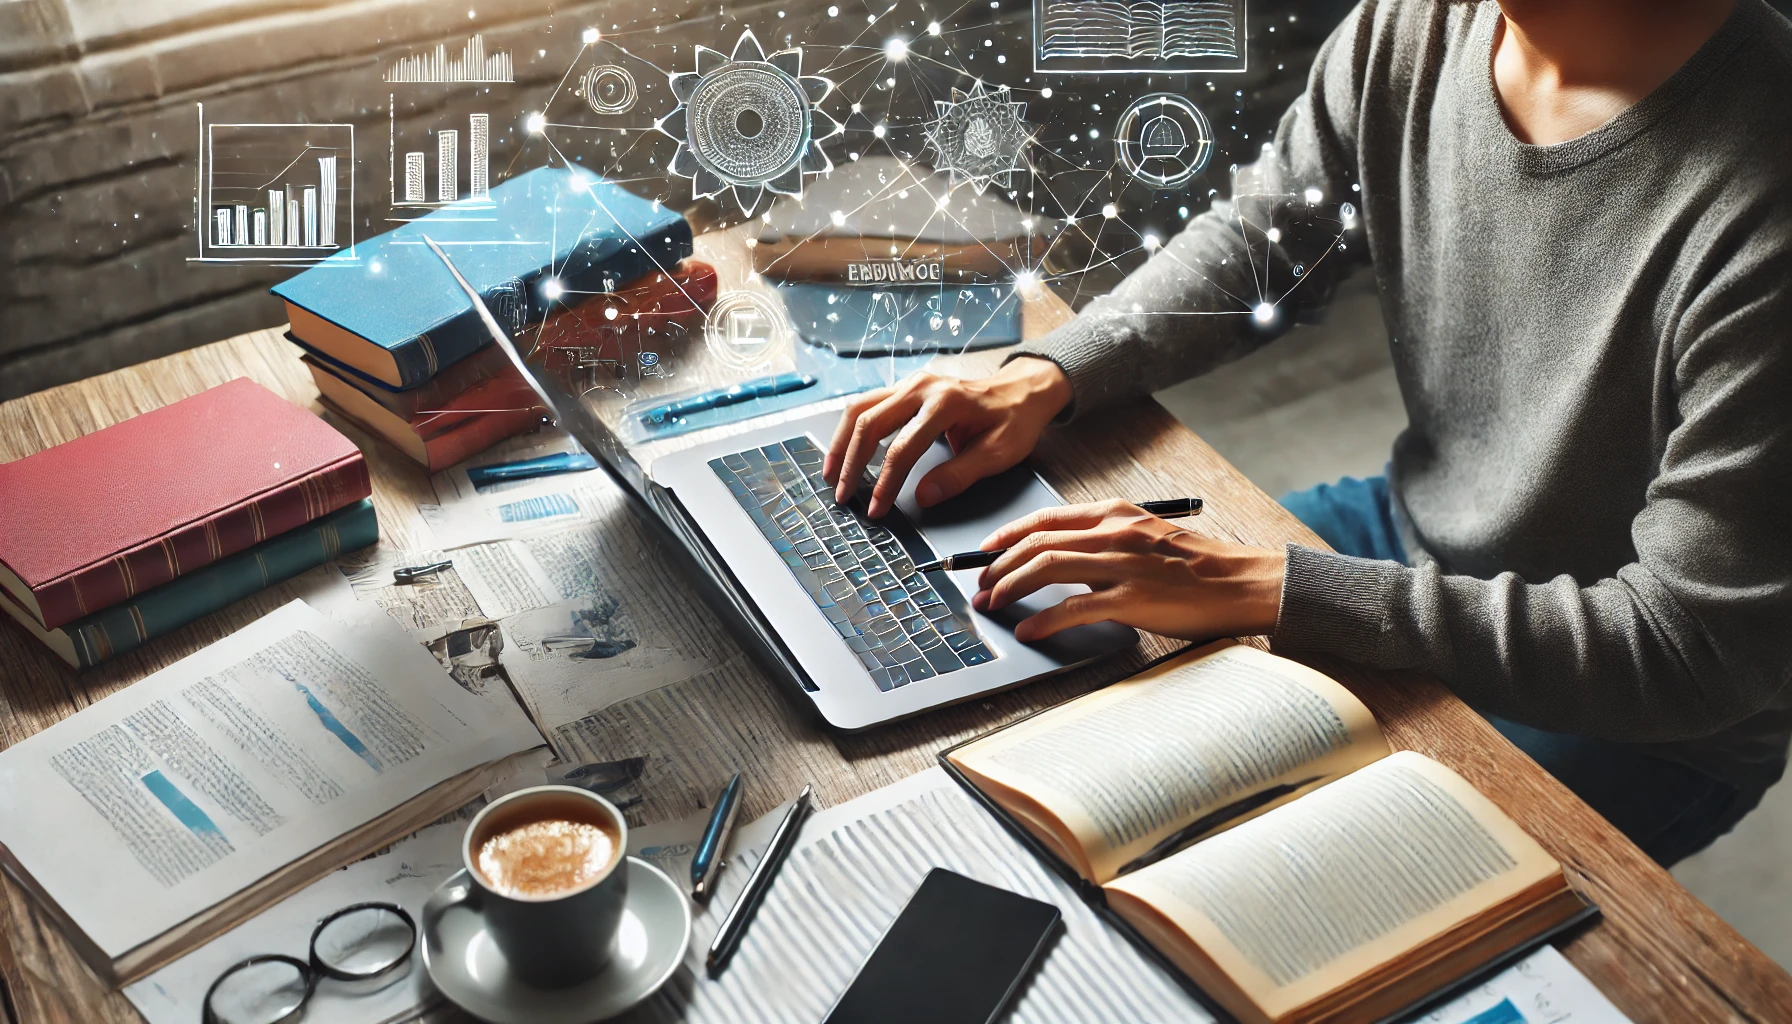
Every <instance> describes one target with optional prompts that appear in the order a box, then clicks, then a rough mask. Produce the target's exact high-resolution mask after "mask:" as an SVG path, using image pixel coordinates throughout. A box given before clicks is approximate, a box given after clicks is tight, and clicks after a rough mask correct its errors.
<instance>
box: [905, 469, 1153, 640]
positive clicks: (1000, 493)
mask: <svg viewBox="0 0 1792 1024" xmlns="http://www.w3.org/2000/svg"><path fill="white" fill-rule="evenodd" d="M951 457H952V450H951V449H950V448H949V447H947V446H946V443H945V442H944V441H939V442H935V444H934V445H933V447H931V448H930V449H928V451H927V454H925V455H923V456H921V458H920V460H919V461H918V462H917V463H916V464H915V468H914V469H913V470H911V471H910V472H909V476H908V479H907V480H906V481H904V482H903V486H902V493H901V494H899V495H898V496H897V499H896V504H897V507H898V508H900V509H901V510H902V513H903V514H904V515H906V516H907V517H908V519H909V522H911V523H913V524H915V526H917V527H918V528H919V529H920V531H921V533H922V535H923V536H925V537H926V538H927V543H928V545H929V546H931V547H932V548H933V550H934V552H935V553H936V554H938V555H940V556H942V557H943V556H945V555H949V554H952V553H953V552H956V551H975V550H977V547H978V545H980V544H982V543H983V538H985V537H987V536H989V535H990V534H991V533H994V532H995V530H996V528H997V527H999V526H1002V525H1004V524H1006V523H1011V522H1013V521H1014V520H1016V519H1019V518H1020V517H1021V516H1024V515H1026V514H1027V513H1029V512H1036V511H1038V510H1039V509H1042V508H1054V507H1056V506H1057V505H1058V504H1059V502H1058V499H1057V498H1056V497H1055V496H1054V495H1053V494H1052V492H1051V491H1050V490H1049V489H1048V488H1047V487H1046V486H1045V483H1044V481H1042V480H1040V479H1039V477H1038V475H1037V474H1035V473H1034V472H1033V470H1032V468H1031V467H1029V466H1028V465H1027V464H1026V463H1024V462H1023V463H1021V464H1020V465H1018V466H1015V467H1014V468H1013V469H1009V470H1007V471H1005V472H1002V473H998V474H996V475H995V476H992V477H989V478H988V479H985V480H979V481H978V482H977V483H975V484H972V485H971V487H970V488H969V489H967V490H966V491H965V492H964V493H963V494H961V495H959V496H958V497H956V498H953V499H951V500H950V501H943V502H941V503H940V504H938V505H935V506H933V507H932V508H928V509H922V508H919V507H918V506H916V504H915V484H916V482H917V481H919V480H920V479H921V477H923V476H925V475H926V474H927V472H928V470H931V469H932V468H933V467H935V466H937V465H939V464H940V463H942V462H944V461H946V460H947V459H949V458H951ZM948 575H950V576H952V578H953V582H954V583H957V584H959V589H960V590H961V591H964V592H965V597H966V598H967V599H968V598H969V597H970V596H971V595H972V594H973V593H975V590H976V579H977V575H976V571H974V570H973V571H964V572H954V573H950V574H948ZM1087 592H1088V588H1087V587H1083V586H1069V585H1065V584H1053V585H1052V586H1049V587H1044V588H1042V589H1041V590H1039V591H1038V592H1037V593H1035V594H1031V595H1029V596H1028V597H1027V598H1025V599H1024V600H1021V601H1016V602H1015V603H1014V604H1012V605H1009V606H1008V607H1006V608H1003V609H1002V610H1000V611H998V612H996V613H995V614H993V615H989V616H987V618H989V619H990V620H992V621H994V622H997V623H1000V624H1001V625H1002V626H1004V627H1006V628H1007V630H1008V631H1009V632H1010V633H1012V632H1013V630H1014V627H1015V625H1016V624H1018V623H1019V622H1020V620H1022V619H1024V618H1027V617H1028V616H1030V615H1034V614H1036V613H1038V612H1041V611H1044V610H1045V609H1047V608H1050V607H1052V606H1053V605H1055V604H1058V603H1059V602H1061V601H1063V600H1064V599H1065V598H1067V597H1070V596H1071V595H1073V594H1081V593H1087ZM1135 639H1136V634H1134V633H1133V631H1132V630H1131V629H1130V628H1128V627H1126V626H1121V625H1117V624H1115V623H1112V622H1098V623H1090V624H1088V625H1084V626H1076V627H1074V628H1072V629H1067V630H1064V631H1063V632H1061V633H1059V634H1057V635H1056V636H1053V637H1050V638H1049V639H1046V640H1043V641H1040V642H1038V643H1034V644H1029V645H1028V646H1029V647H1031V648H1033V649H1034V650H1036V651H1039V652H1040V653H1042V654H1045V655H1046V656H1047V657H1050V658H1052V659H1053V660H1055V661H1058V662H1061V663H1063V664H1066V665H1069V664H1074V663H1076V662H1081V661H1087V660H1089V659H1090V658H1093V657H1097V656H1100V655H1102V654H1106V653H1108V652H1110V651H1113V650H1114V649H1116V648H1118V647H1130V646H1132V644H1133V642H1134V640H1135Z"/></svg>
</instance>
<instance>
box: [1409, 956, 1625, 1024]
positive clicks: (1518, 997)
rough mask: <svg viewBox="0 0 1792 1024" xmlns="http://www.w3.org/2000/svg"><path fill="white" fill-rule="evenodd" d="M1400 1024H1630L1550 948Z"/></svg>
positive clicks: (1562, 957)
mask: <svg viewBox="0 0 1792 1024" xmlns="http://www.w3.org/2000/svg"><path fill="white" fill-rule="evenodd" d="M1402 1024H1630V1018H1628V1017H1626V1016H1624V1014H1623V1013H1621V1012H1619V1010H1618V1008H1617V1007H1615V1006H1613V1005H1612V1004H1611V1001H1610V1000H1608V999H1606V998H1605V996H1604V995H1602V994H1601V993H1600V991H1599V989H1597V988H1595V987H1594V986H1593V983H1592V982H1591V981H1588V980H1587V977H1586V975H1584V974H1582V973H1580V972H1579V971H1577V970H1575V969H1574V965H1573V964H1571V963H1569V962H1568V959H1567V958H1566V957H1564V956H1563V955H1562V954H1561V953H1559V952H1557V951H1556V948H1555V947H1554V946H1541V947H1538V949H1537V950H1536V951H1535V952H1532V953H1530V954H1529V955H1527V956H1526V957H1525V958H1524V959H1522V960H1520V961H1518V962H1517V963H1515V964H1513V965H1512V966H1511V967H1508V968H1506V969H1505V970H1503V971H1501V972H1499V973H1498V974H1496V975H1494V976H1493V977H1491V978H1489V979H1487V980H1486V981H1484V982H1481V983H1480V984H1478V985H1475V986H1473V987H1471V988H1470V989H1469V990H1468V991H1466V992H1463V993H1461V994H1460V995H1458V996H1456V997H1455V998H1454V999H1451V1000H1450V1001H1449V1002H1447V1003H1445V1004H1444V1005H1442V1006H1439V1007H1437V1008H1436V1009H1434V1010H1430V1011H1427V1012H1426V1013H1423V1014H1420V1015H1419V1016H1416V1017H1411V1018H1408V1019H1407V1020H1405V1021H1403V1022H1402Z"/></svg>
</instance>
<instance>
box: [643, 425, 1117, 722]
mask: <svg viewBox="0 0 1792 1024" xmlns="http://www.w3.org/2000/svg"><path fill="white" fill-rule="evenodd" d="M838 416H839V414H838V413H837V412H827V413H820V414H817V415H814V416H810V417H807V418H804V419H799V420H794V421H787V422H785V423H782V424H778V425H773V426H764V427H759V428H755V429H752V430H749V431H747V432H745V433H742V434H737V435H735V436H733V437H730V438H728V439H726V440H722V441H717V442H712V443H709V444H704V445H699V446H697V447H695V448H691V449H687V450H685V451H681V452H678V453H676V454H672V455H667V456H664V457H662V458H660V459H658V460H656V461H655V462H654V463H653V464H652V465H651V466H650V467H647V472H646V476H647V477H648V488H647V489H648V491H649V492H650V493H649V499H650V501H651V502H652V503H653V504H654V505H655V506H656V508H657V509H658V510H659V511H660V512H661V514H662V516H663V517H664V518H665V519H667V520H668V521H670V523H671V524H672V525H673V526H674V527H675V528H676V529H678V531H679V532H680V533H681V534H682V539H683V540H684V542H685V544H686V546H687V547H689V548H690V549H692V551H693V553H694V554H696V555H697V557H698V558H699V560H700V561H701V562H703V563H704V568H705V569H706V570H707V572H708V575H709V576H710V577H711V579H712V581H713V582H714V583H715V584H716V585H717V586H718V587H719V588H720V589H721V590H722V591H723V593H724V595H725V597H726V599H727V601H728V603H729V604H730V605H731V606H732V607H733V609H734V610H735V611H736V612H738V613H739V614H740V616H741V617H742V618H744V619H745V620H746V623H747V625H748V626H749V628H750V629H752V631H753V632H754V633H755V634H756V635H758V636H759V638H760V640H761V641H762V643H763V645H764V646H765V647H766V648H767V650H766V653H768V654H769V655H770V656H771V657H772V658H773V659H774V660H775V661H776V662H777V663H778V664H779V665H781V667H782V668H783V669H784V670H785V674H787V675H789V676H790V677H791V678H792V679H793V680H794V681H795V682H796V683H797V684H798V685H800V687H801V688H802V692H803V693H804V695H805V696H806V697H807V698H808V699H809V700H810V701H813V702H814V704H815V707H816V708H817V709H818V710H819V711H820V713H821V716H822V717H823V718H824V719H825V720H826V721H827V722H828V723H830V724H831V725H833V726H835V727H837V728H841V729H847V730H856V729H864V728H867V727H869V726H873V725H877V724H880V723H883V722H888V721H891V720H893V719H897V718H903V717H906V716H908V715H913V714H917V713H919V712H922V711H926V710H928V709H930V708H936V707H939V706H941V705H944V704H951V703H954V702H957V701H962V700H968V699H970V698H972V697H976V696H979V695H981V694H986V693H990V692H993V691H996V690H1002V689H1006V688H1008V687H1012V686H1018V685H1020V684H1021V683H1025V682H1029V681H1031V680H1034V679H1038V678H1040V677H1042V676H1046V675H1050V674H1052V673H1054V672H1060V671H1063V670H1065V669H1068V668H1073V667H1076V666H1078V665H1081V664H1084V663H1087V662H1089V661H1092V660H1094V659H1096V658H1099V657H1102V656H1104V655H1107V654H1112V653H1114V652H1116V651H1120V650H1124V649H1126V648H1129V647H1131V646H1132V645H1133V644H1134V643H1135V642H1136V640H1137V636H1136V634H1134V632H1133V631H1132V630H1131V629H1128V628H1126V627H1124V626H1118V625H1115V624H1113V623H1099V624H1094V625H1086V626H1078V627H1075V628H1072V629H1068V630H1065V631H1064V632H1062V633H1060V634H1058V635H1057V636H1054V637H1052V638H1050V639H1049V640H1047V641H1044V642H1041V643H1036V644H1023V643H1021V642H1020V641H1018V640H1016V639H1015V638H1014V632H1013V626H1014V624H1015V623H1017V622H1019V621H1020V620H1021V619H1023V618H1025V617H1027V616H1029V615H1032V614H1033V613H1035V612H1037V611H1040V610H1042V609H1044V608H1048V607H1050V606H1052V605H1054V604H1057V603H1058V602H1060V601H1062V600H1064V598H1066V597H1068V596H1070V595H1072V594H1076V593H1083V592H1086V588H1082V587H1070V586H1063V585H1054V586H1050V587H1047V588H1045V589H1043V590H1041V591H1039V592H1038V593H1036V594H1034V595H1032V596H1030V597H1028V598H1027V599H1026V600H1024V601H1020V602H1016V603H1015V604H1014V605H1012V606H1010V607H1009V608H1005V609H1002V610H1001V611H1000V612H997V613H996V614H995V615H993V616H990V615H984V614H982V613H980V612H978V611H976V610H975V609H973V608H972V607H971V605H970V596H971V594H973V593H974V592H975V587H976V576H977V570H968V571H963V572H958V573H948V572H934V573H926V574H922V573H918V572H916V571H915V566H916V565H917V564H919V563H922V562H926V561H929V560H932V559H934V558H936V557H938V556H942V555H946V554H950V553H952V552H955V551H970V550H974V549H975V548H976V547H977V546H978V544H979V543H980V542H981V541H982V540H983V538H984V537H987V536H988V535H989V534H990V532H991V531H993V530H994V529H995V528H996V527H997V526H1000V525H1001V524H1003V523H1006V522H1010V521H1012V520H1014V519H1017V518H1019V517H1020V516H1022V515H1025V514H1026V513H1028V512H1032V511H1035V510H1037V509H1040V508H1047V507H1050V506H1053V505H1061V504H1063V502H1062V501H1061V500H1060V499H1059V497H1058V496H1057V495H1056V494H1055V493H1053V491H1052V490H1051V488H1049V487H1048V486H1046V484H1045V481H1043V480H1041V479H1039V477H1038V476H1037V475H1036V474H1034V473H1033V472H1032V470H1030V469H1028V468H1027V467H1026V466H1025V465H1022V466H1019V467H1016V468H1015V469H1013V470H1010V471H1009V472H1007V473H1004V474H1002V475H1000V476H997V477H992V478H991V479H988V480H985V481H982V482H981V483H979V484H977V485H976V486H974V487H973V488H971V490H970V491H967V492H966V493H965V494H964V495H961V496H960V497H958V498H956V499H953V500H952V501H949V502H946V503H944V504H942V505H939V506H935V507H934V508H930V509H925V510H923V509H921V508H919V507H918V506H917V505H916V504H915V500H914V485H915V481H916V480H918V479H920V478H921V476H922V475H924V474H925V473H926V472H927V471H928V470H929V469H931V468H933V467H934V466H936V465H938V464H939V463H940V462H943V461H944V460H945V459H947V458H949V457H950V456H951V452H950V450H949V449H947V447H946V445H945V443H944V442H940V443H937V444H935V445H934V447H933V449H932V450H931V451H929V452H928V453H927V454H926V455H925V456H923V458H922V459H921V461H920V462H919V463H918V464H917V465H916V466H915V468H914V470H913V471H912V472H911V473H910V474H909V479H908V480H907V482H905V484H904V485H903V489H902V492H901V494H900V495H899V496H898V498H897V500H896V507H895V509H894V510H892V511H891V512H890V513H888V514H887V515H886V516H884V517H883V518H882V519H878V520H871V519H867V518H866V517H865V516H864V514H863V511H864V505H863V497H862V496H863V494H865V493H868V492H869V490H870V487H869V481H867V485H866V486H865V487H863V488H861V497H860V498H859V499H857V500H855V501H854V502H853V503H852V505H853V507H844V506H840V505H836V504H835V503H834V500H833V493H832V489H831V488H829V487H828V485H827V484H826V483H825V482H823V480H822V477H821V466H822V459H823V456H824V454H825V452H826V449H827V444H828V439H829V438H831V437H832V435H833V430H834V426H835V423H836V421H837V419H838Z"/></svg>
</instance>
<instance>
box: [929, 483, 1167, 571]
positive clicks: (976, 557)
mask: <svg viewBox="0 0 1792 1024" xmlns="http://www.w3.org/2000/svg"><path fill="white" fill-rule="evenodd" d="M1139 508H1141V509H1143V510H1145V511H1146V512H1149V513H1150V514H1152V515H1154V516H1156V517H1157V518H1159V519H1181V518H1183V517H1184V516H1198V515H1200V514H1201V499H1200V498H1164V499H1161V500H1159V501H1141V502H1139ZM1007 550H1008V549H1007V548H998V549H997V550H995V551H960V552H959V553H958V554H955V555H947V556H946V557H944V558H942V559H940V560H938V561H936V562H924V563H922V564H921V565H917V566H915V571H916V572H940V571H942V570H944V571H947V572H950V571H951V570H953V569H981V568H983V567H984V566H986V565H989V564H990V563H992V562H994V561H995V560H996V559H998V558H1000V557H1002V555H1003V554H1004V553H1005V552H1006V551H1007Z"/></svg>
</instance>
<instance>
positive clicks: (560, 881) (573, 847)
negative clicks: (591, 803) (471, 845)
mask: <svg viewBox="0 0 1792 1024" xmlns="http://www.w3.org/2000/svg"><path fill="white" fill-rule="evenodd" d="M570 809H572V808H561V807H553V806H543V807H541V808H540V811H541V814H540V816H538V817H533V820H524V821H515V820H512V821H506V822H501V823H499V822H494V823H493V824H495V825H497V827H496V828H494V829H493V830H491V831H490V832H489V833H487V835H486V836H485V838H484V840H483V841H482V842H480V843H479V846H478V852H477V853H476V855H475V857H474V862H473V866H474V868H475V869H476V870H477V871H478V872H479V877H480V878H481V880H483V881H484V882H485V884H486V885H488V886H490V887H491V889H492V891H493V892H496V893H500V894H502V895H505V896H510V897H513V898H516V899H524V900H544V899H553V898H555V897H557V896H564V895H567V894H569V893H574V892H578V891H579V890H580V889H583V888H585V887H587V886H589V885H591V884H592V883H593V882H595V881H597V880H598V879H600V878H602V877H603V876H604V874H605V873H606V872H608V871H609V870H610V866H611V865H612V864H614V863H615V862H616V860H617V857H618V855H619V854H620V853H621V846H622V844H621V842H620V836H619V835H618V834H617V831H616V829H615V826H614V825H612V824H611V823H610V822H608V821H593V820H590V819H591V818H593V817H596V816H595V815H579V816H578V817H572V816H566V817H562V816H560V815H558V814H556V813H555V812H556V811H560V810H570Z"/></svg>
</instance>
